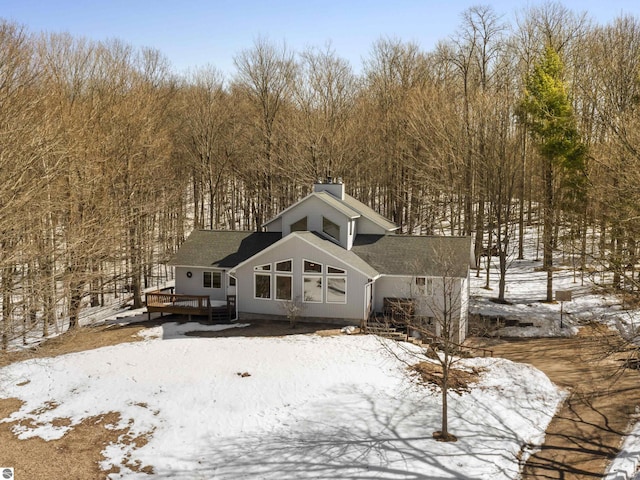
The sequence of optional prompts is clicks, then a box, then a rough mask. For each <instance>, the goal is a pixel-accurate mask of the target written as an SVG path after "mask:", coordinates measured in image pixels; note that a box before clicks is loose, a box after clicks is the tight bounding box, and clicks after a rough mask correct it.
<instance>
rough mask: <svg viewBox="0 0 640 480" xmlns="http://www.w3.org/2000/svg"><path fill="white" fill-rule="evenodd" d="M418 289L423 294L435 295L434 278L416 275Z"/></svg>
mask: <svg viewBox="0 0 640 480" xmlns="http://www.w3.org/2000/svg"><path fill="white" fill-rule="evenodd" d="M415 283H416V289H417V290H418V293H420V294H421V295H433V278H429V277H416V281H415Z"/></svg>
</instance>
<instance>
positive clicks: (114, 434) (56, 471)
mask: <svg viewBox="0 0 640 480" xmlns="http://www.w3.org/2000/svg"><path fill="white" fill-rule="evenodd" d="M21 406H22V402H20V401H19V400H16V399H12V398H10V399H2V400H0V418H7V417H9V416H10V415H11V413H13V412H15V411H17V410H18V409H19V408H20V407H21ZM52 408H54V407H52ZM119 421H120V414H119V413H117V412H110V413H107V414H104V415H100V416H96V417H89V418H86V419H84V420H83V421H82V422H81V423H79V424H77V425H74V426H73V429H72V430H70V431H69V432H67V433H66V434H65V435H64V436H63V437H62V438H60V439H59V440H50V441H45V440H43V439H41V438H37V437H34V438H30V439H26V440H19V439H18V438H17V437H16V436H15V434H14V433H13V432H12V428H13V427H14V426H16V422H5V423H0V445H1V446H2V448H0V465H2V466H10V467H13V468H14V469H15V472H16V478H25V479H27V478H28V479H30V480H41V479H42V480H49V479H51V478H68V479H77V480H85V479H87V480H91V479H95V480H99V479H100V480H102V479H104V478H106V476H107V475H108V474H109V473H118V472H119V471H120V468H119V467H114V468H112V469H111V470H109V471H106V472H105V471H103V470H101V469H100V462H101V461H102V460H104V457H103V455H102V451H103V450H104V449H105V447H106V446H107V445H109V444H112V443H120V444H123V443H124V444H126V445H131V446H132V447H134V448H140V447H141V446H142V445H144V444H145V443H146V442H147V441H148V439H147V437H146V436H138V437H136V436H134V435H132V434H131V433H130V429H129V428H128V427H125V428H124V429H116V428H115V425H117V424H118V422H119ZM55 424H56V425H59V426H63V425H64V426H69V425H71V420H70V419H65V418H60V419H56V420H55ZM123 464H124V465H126V466H127V467H129V468H130V469H131V470H133V471H136V472H143V473H149V474H152V473H153V469H152V468H151V467H150V466H143V465H140V464H139V463H133V462H131V461H130V459H129V458H125V459H123Z"/></svg>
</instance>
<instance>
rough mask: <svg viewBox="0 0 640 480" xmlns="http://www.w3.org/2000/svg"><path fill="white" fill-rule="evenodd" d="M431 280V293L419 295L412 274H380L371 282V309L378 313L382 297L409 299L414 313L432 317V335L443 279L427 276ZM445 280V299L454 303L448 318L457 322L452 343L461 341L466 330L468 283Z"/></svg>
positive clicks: (440, 306) (438, 317)
mask: <svg viewBox="0 0 640 480" xmlns="http://www.w3.org/2000/svg"><path fill="white" fill-rule="evenodd" d="M424 276H426V277H427V278H431V279H432V282H433V283H432V285H433V290H432V294H431V295H428V294H422V293H420V292H419V290H418V289H417V288H416V287H415V277H409V276H406V277H401V276H397V277H396V276H383V277H381V278H379V279H378V280H376V282H375V285H374V297H375V298H374V310H375V311H376V312H382V310H383V306H384V298H385V297H396V298H413V299H414V300H415V314H416V315H417V316H422V317H434V318H435V323H436V334H439V332H440V326H439V321H441V319H442V310H443V302H444V297H445V295H444V292H443V290H444V287H443V285H444V284H443V279H442V278H438V277H429V276H428V275H424ZM446 281H447V283H448V284H449V285H450V287H448V290H450V293H449V292H447V297H448V298H447V301H450V302H452V303H453V304H454V307H455V308H454V312H452V316H451V317H452V320H453V321H454V322H458V325H457V327H458V328H456V329H454V331H455V334H454V338H453V339H452V340H453V341H455V342H462V341H464V339H465V338H466V332H467V310H468V308H469V305H468V303H469V300H468V282H467V280H466V279H458V278H448V279H447V280H446Z"/></svg>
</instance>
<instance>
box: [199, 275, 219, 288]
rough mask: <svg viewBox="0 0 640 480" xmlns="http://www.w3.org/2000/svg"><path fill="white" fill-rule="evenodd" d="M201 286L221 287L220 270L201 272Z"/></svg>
mask: <svg viewBox="0 0 640 480" xmlns="http://www.w3.org/2000/svg"><path fill="white" fill-rule="evenodd" d="M202 287H203V288H222V272H202Z"/></svg>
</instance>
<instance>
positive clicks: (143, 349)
mask: <svg viewBox="0 0 640 480" xmlns="http://www.w3.org/2000/svg"><path fill="white" fill-rule="evenodd" d="M201 328H202V327H201V326H200V325H197V324H193V325H192V326H191V327H188V326H184V325H181V326H180V327H178V326H177V325H175V324H165V325H164V326H163V327H156V328H154V329H148V330H146V331H145V336H146V340H145V341H143V342H138V343H129V344H121V345H116V346H112V347H104V348H99V349H95V350H89V351H85V352H81V353H74V354H68V355H64V356H60V357H55V358H45V359H39V360H29V361H24V362H20V363H15V364H12V365H10V366H8V367H5V368H3V369H0V397H4V398H18V399H20V400H22V401H23V402H24V404H23V406H22V408H21V409H20V410H19V411H17V412H15V413H14V414H12V415H11V416H10V417H9V418H7V419H5V420H3V421H4V422H10V423H11V426H12V429H13V431H14V432H15V434H17V435H19V437H20V438H29V437H33V436H40V437H42V438H45V439H55V438H59V437H60V436H63V435H65V434H66V433H67V432H69V431H70V430H72V429H73V428H74V425H77V424H79V423H80V422H81V421H82V420H83V419H86V418H89V417H94V416H98V415H103V414H106V413H108V412H118V413H119V414H120V420H119V423H118V424H117V425H113V427H112V428H123V429H126V430H128V432H127V435H121V436H120V440H119V441H118V442H117V443H115V444H112V445H110V446H109V447H108V448H106V449H105V451H104V452H103V454H104V457H105V459H104V461H103V463H102V468H103V469H104V470H109V469H110V468H111V467H114V466H115V467H116V468H114V469H113V470H112V471H114V472H116V471H117V473H112V474H111V475H110V477H111V478H128V479H135V478H149V474H148V473H145V472H144V471H142V470H145V471H146V472H149V471H150V468H146V469H144V467H151V468H152V469H153V475H152V476H153V477H154V478H184V479H187V478H188V479H197V478H220V479H225V478H227V479H230V478H278V479H282V478H291V479H294V478H296V479H297V478H345V479H346V478H364V477H366V478H388V479H390V478H394V479H397V478H474V479H480V478H486V479H513V478H516V477H517V476H518V471H519V465H520V462H522V461H523V458H525V457H526V455H527V451H526V448H529V447H526V448H525V446H530V445H536V444H540V442H541V441H542V439H543V435H544V430H545V427H546V425H547V424H548V422H549V421H550V419H551V417H552V415H553V413H554V412H555V410H556V408H557V406H558V404H559V402H561V401H562V398H563V395H564V393H563V392H561V391H559V390H558V389H557V388H556V387H555V386H554V385H552V384H551V382H550V381H549V380H548V379H547V377H546V376H544V375H543V374H542V373H540V372H539V371H537V370H535V369H533V368H532V367H529V366H526V365H521V364H515V363H512V362H509V361H507V360H502V359H496V358H491V359H472V360H466V361H464V363H462V364H461V365H467V366H477V367H482V368H484V369H485V372H484V373H483V374H482V376H481V378H480V380H479V382H478V383H477V384H476V385H475V386H474V388H472V390H471V392H470V393H466V394H462V395H458V394H455V393H453V394H452V395H451V400H450V407H449V415H450V430H451V431H452V432H453V433H455V435H456V436H457V437H458V439H459V440H458V442H456V443H440V442H437V441H435V440H434V439H433V438H432V433H433V432H434V431H435V430H439V427H440V408H441V407H440V395H439V392H438V391H434V389H433V388H430V387H427V386H425V385H423V384H421V383H419V382H418V380H417V378H416V377H414V376H412V374H411V373H410V372H409V370H408V369H407V367H406V364H405V363H403V361H402V359H403V358H404V356H405V355H406V354H405V353H403V351H401V350H400V349H398V348H397V346H398V345H397V344H396V343H393V342H385V341H383V340H381V339H379V338H377V337H374V336H371V335H368V336H360V335H357V336H348V335H343V336H333V337H322V336H318V335H292V336H287V337H262V338H257V337H255V338H252V337H228V338H199V337H195V338H194V337H186V336H184V333H186V332H187V331H188V330H190V329H194V330H196V329H197V330H199V329H201ZM383 342H385V343H383ZM394 353H395V354H394ZM398 357H399V358H398ZM404 359H405V360H406V358H404ZM64 419H68V420H64ZM141 438H144V439H145V440H144V441H132V439H141Z"/></svg>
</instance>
